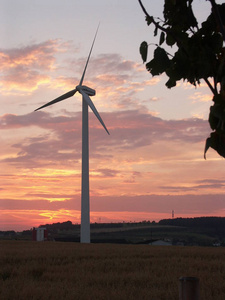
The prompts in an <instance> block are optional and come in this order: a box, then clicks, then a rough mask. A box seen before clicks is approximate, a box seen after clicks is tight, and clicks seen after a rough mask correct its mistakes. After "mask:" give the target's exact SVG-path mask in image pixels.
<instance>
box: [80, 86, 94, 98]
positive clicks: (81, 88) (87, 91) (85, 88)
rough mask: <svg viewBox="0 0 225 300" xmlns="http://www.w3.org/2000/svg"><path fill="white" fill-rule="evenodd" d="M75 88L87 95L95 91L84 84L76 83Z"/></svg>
mask: <svg viewBox="0 0 225 300" xmlns="http://www.w3.org/2000/svg"><path fill="white" fill-rule="evenodd" d="M76 90H77V91H78V92H79V93H80V94H81V90H82V91H83V92H84V93H85V94H87V95H88V96H95V94H96V92H95V90H93V89H91V88H89V87H88V86H86V85H78V86H76Z"/></svg>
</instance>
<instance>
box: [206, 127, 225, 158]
mask: <svg viewBox="0 0 225 300" xmlns="http://www.w3.org/2000/svg"><path fill="white" fill-rule="evenodd" d="M210 147H211V148H213V149H214V150H216V152H217V153H218V154H219V155H221V156H222V157H224V158H225V136H224V135H223V134H219V133H217V132H216V131H215V132H212V133H211V134H210V137H209V138H207V140H206V143H205V151H204V158H205V159H206V152H207V151H208V149H209V148H210Z"/></svg>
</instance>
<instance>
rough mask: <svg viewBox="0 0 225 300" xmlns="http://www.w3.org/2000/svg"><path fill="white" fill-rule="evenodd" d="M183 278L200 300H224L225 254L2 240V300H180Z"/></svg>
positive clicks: (221, 251)
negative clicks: (194, 284)
mask: <svg viewBox="0 0 225 300" xmlns="http://www.w3.org/2000/svg"><path fill="white" fill-rule="evenodd" d="M181 276H196V277H198V278H199V279H200V292H201V299H204V300H215V299H216V300H224V299H225V249H224V248H203V247H174V246H169V247H165V246H163V247H162V246H161V247H160V246H159V247H157V246H149V245H115V244H114V245H113V244H89V245H86V244H76V243H59V242H43V243H42V242H40V243H38V242H23V241H0V299H2V300H6V299H7V300H8V299H10V300H14V299H16V300H20V299H23V300H24V299H29V300H30V299H35V300H36V299H58V300H60V299H64V300H70V299H71V300H72V299H73V300H74V299H79V300H82V299H98V300H101V299H110V300H114V299H117V300H118V299H148V300H149V299H150V300H176V299H179V293H178V283H179V278H180V277H181Z"/></svg>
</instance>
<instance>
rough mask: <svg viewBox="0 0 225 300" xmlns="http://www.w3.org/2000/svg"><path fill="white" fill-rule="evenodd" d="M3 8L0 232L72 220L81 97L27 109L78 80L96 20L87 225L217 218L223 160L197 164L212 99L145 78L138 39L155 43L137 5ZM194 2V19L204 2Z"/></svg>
mask: <svg viewBox="0 0 225 300" xmlns="http://www.w3.org/2000/svg"><path fill="white" fill-rule="evenodd" d="M222 2H223V1H217V3H222ZM143 3H144V5H145V6H146V8H147V10H148V12H149V14H150V15H154V16H161V15H162V9H163V1H160V0H151V1H150V0H143ZM0 4H1V5H0V7H1V9H0V22H1V26H0V41H1V45H0V68H1V80H0V101H1V106H0V144H1V148H0V176H1V181H0V193H1V194H0V211H1V218H0V230H24V229H30V228H31V227H33V226H39V225H40V224H46V223H53V222H64V221H68V220H71V221H72V222H73V223H79V222H80V207H81V203H80V202H81V96H80V95H79V94H78V93H77V94H76V95H75V96H74V97H73V98H70V99H67V100H65V101H63V102H60V103H58V104H56V105H53V106H50V107H48V108H45V109H43V110H41V111H38V112H34V110H35V109H36V108H38V107H39V106H41V105H43V104H44V103H46V102H48V101H51V100H52V99H54V98H56V97H58V96H60V95H61V94H63V93H65V92H67V91H69V90H71V89H73V88H74V87H75V86H76V85H77V84H78V83H79V80H80V78H81V75H82V72H83V68H84V65H85V62H86V58H87V55H88V53H89V50H90V46H91V43H92V40H93V37H94V34H95V31H96V28H97V26H98V23H99V22H100V28H99V32H98V36H97V39H96V43H95V45H94V49H93V54H92V57H91V60H90V63H89V65H88V69H87V72H86V77H85V80H84V84H85V85H87V86H90V87H91V88H93V89H95V90H96V96H95V97H93V98H92V100H93V102H94V103H95V105H96V107H97V109H98V111H99V113H100V114H101V116H102V118H103V120H104V122H105V124H106V126H107V128H108V130H109V132H110V135H109V136H108V135H107V134H106V132H105V130H104V129H103V128H102V126H101V124H100V123H99V122H98V120H97V119H96V117H95V116H94V115H93V113H92V112H90V113H89V117H90V122H89V126H90V195H91V203H90V208H91V222H118V221H142V220H150V221H153V220H155V221H158V220H160V219H162V218H170V217H171V212H172V210H174V211H175V217H196V216H225V190H224V189H225V177H224V175H225V168H224V167H225V162H224V159H222V158H221V157H219V156H218V155H217V154H216V153H215V152H214V151H213V150H211V149H210V150H209V151H208V153H207V160H204V158H203V151H204V146H205V139H206V138H207V137H208V136H209V134H210V132H211V130H210V128H209V125H208V121H207V119H208V112H209V107H210V105H211V98H212V95H211V93H210V91H209V89H208V88H207V87H206V85H205V84H204V83H202V84H201V85H200V87H198V88H194V87H193V86H191V85H189V84H187V83H183V82H180V83H179V84H178V86H177V87H176V88H173V89H171V90H169V89H167V88H166V87H165V82H166V81H167V78H166V76H159V77H154V78H152V76H151V75H150V74H149V73H148V72H147V71H146V69H145V65H144V64H143V63H142V60H141V57H140V54H139V46H140V43H141V42H142V41H144V40H146V41H147V42H148V43H149V44H150V43H158V39H159V37H157V38H153V30H154V28H153V27H148V26H147V25H146V22H145V16H144V14H143V12H142V10H141V8H140V6H139V4H138V1H137V0H107V1H105V0H94V1H93V0H82V1H77V0H63V1H62V0H47V1H46V0H32V1H31V0H20V1H17V0H12V1H9V0H0ZM194 4H195V5H194V11H195V13H196V15H197V16H198V19H199V21H200V23H201V22H202V21H204V19H205V18H206V16H207V15H208V13H209V11H210V4H209V1H205V0H194ZM154 48H155V46H150V50H149V53H148V59H149V60H150V59H151V58H152V53H153V51H154ZM169 51H171V53H172V50H171V49H169Z"/></svg>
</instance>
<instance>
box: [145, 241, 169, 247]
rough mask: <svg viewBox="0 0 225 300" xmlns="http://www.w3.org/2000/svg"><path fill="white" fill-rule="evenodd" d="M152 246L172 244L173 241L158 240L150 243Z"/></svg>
mask: <svg viewBox="0 0 225 300" xmlns="http://www.w3.org/2000/svg"><path fill="white" fill-rule="evenodd" d="M149 245H152V246H172V243H171V242H169V241H163V240H157V241H153V242H151V243H149Z"/></svg>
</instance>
